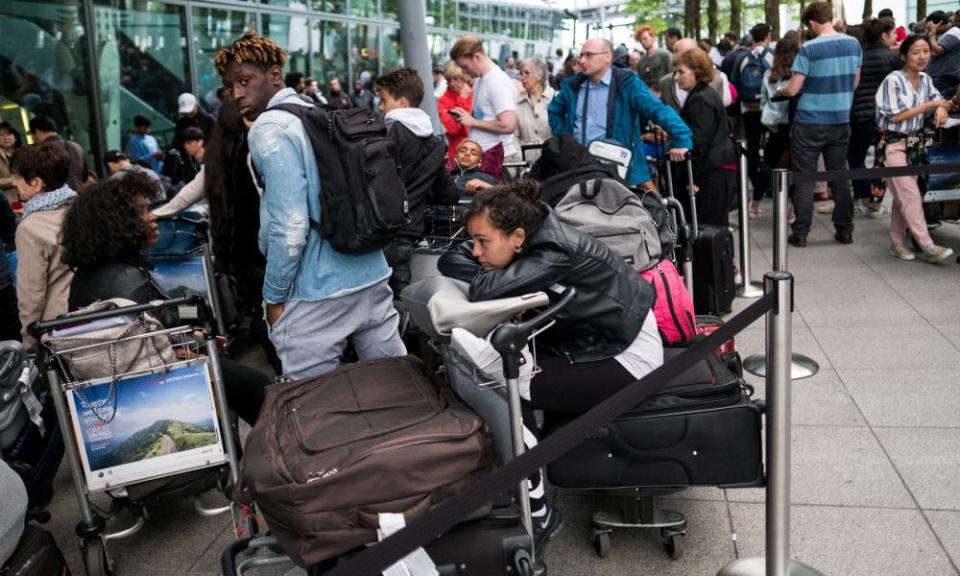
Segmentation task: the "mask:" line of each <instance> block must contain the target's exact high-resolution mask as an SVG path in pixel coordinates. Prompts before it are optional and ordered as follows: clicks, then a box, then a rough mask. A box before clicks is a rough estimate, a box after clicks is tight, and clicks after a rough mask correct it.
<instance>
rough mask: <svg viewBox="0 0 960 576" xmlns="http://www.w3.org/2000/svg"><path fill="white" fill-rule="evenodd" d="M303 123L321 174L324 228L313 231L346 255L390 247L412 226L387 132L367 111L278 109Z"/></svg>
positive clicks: (284, 106)
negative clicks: (404, 230)
mask: <svg viewBox="0 0 960 576" xmlns="http://www.w3.org/2000/svg"><path fill="white" fill-rule="evenodd" d="M271 110H284V111H286V112H290V113H291V114H294V115H295V116H297V117H298V118H300V120H301V121H302V122H303V128H304V130H306V133H307V137H308V138H309V139H310V144H311V145H312V146H313V154H314V156H315V157H316V159H317V168H318V170H319V172H320V184H321V192H320V210H321V213H322V214H323V218H322V219H321V220H322V221H321V222H319V223H318V222H315V221H313V220H311V221H310V227H311V228H313V229H314V230H316V231H317V232H319V233H320V235H321V236H322V237H323V239H324V240H326V241H328V242H330V245H331V246H333V249H334V250H336V251H337V252H343V253H344V254H365V253H367V252H373V251H374V250H379V249H381V248H383V247H384V246H386V245H387V244H389V243H390V241H391V240H393V238H394V237H395V236H396V233H397V232H398V231H399V230H400V229H401V228H403V227H404V226H406V225H407V224H409V223H410V207H409V204H408V203H407V192H406V190H405V189H404V187H403V178H402V177H401V175H400V166H398V165H397V161H396V158H397V151H396V146H395V144H394V143H393V140H392V139H390V138H389V137H387V128H386V126H385V125H384V123H383V120H381V119H380V118H379V117H376V116H373V115H372V114H371V113H370V111H369V110H367V109H366V108H350V109H346V110H324V109H320V108H310V107H307V106H300V105H299V104H279V105H277V106H274V107H273V108H271Z"/></svg>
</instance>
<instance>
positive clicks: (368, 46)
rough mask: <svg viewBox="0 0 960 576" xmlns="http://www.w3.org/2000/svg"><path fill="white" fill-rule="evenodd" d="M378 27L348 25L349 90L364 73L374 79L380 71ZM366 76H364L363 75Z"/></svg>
mask: <svg viewBox="0 0 960 576" xmlns="http://www.w3.org/2000/svg"><path fill="white" fill-rule="evenodd" d="M379 33H380V28H379V27H378V26H369V25H367V24H351V25H350V44H351V45H350V60H351V62H352V63H353V78H351V79H350V89H351V90H353V89H354V87H355V86H356V80H357V79H359V78H360V75H361V74H363V73H364V72H366V73H368V74H372V76H371V78H373V77H376V76H377V74H378V72H377V71H378V70H379V69H380V48H379V44H378V42H377V35H378V34H379ZM365 76H366V75H365Z"/></svg>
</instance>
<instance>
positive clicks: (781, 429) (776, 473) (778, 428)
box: [717, 272, 822, 576]
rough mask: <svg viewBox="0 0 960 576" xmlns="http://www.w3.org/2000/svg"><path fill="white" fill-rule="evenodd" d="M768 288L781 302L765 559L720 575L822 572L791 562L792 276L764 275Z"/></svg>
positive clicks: (771, 357)
mask: <svg viewBox="0 0 960 576" xmlns="http://www.w3.org/2000/svg"><path fill="white" fill-rule="evenodd" d="M763 280H764V289H765V290H766V292H773V293H774V294H776V297H777V304H776V306H775V307H774V309H773V310H771V311H769V312H767V320H766V324H767V355H766V363H767V373H768V374H770V378H768V379H767V423H766V429H767V458H766V464H767V502H766V511H767V517H766V538H767V542H766V545H767V547H766V549H767V555H766V557H765V558H742V559H739V560H735V561H733V562H732V563H730V564H728V565H727V566H725V567H724V568H723V569H721V570H720V572H718V573H717V576H760V575H770V576H788V575H790V576H822V574H821V573H820V572H817V571H816V570H815V569H813V568H811V567H810V566H807V565H806V564H802V563H800V562H793V561H791V560H790V429H791V424H792V423H791V416H790V415H791V408H790V370H791V368H790V359H791V350H792V342H791V338H792V326H791V325H792V319H793V276H791V275H790V273H789V272H770V273H768V274H767V275H766V276H764V278H763Z"/></svg>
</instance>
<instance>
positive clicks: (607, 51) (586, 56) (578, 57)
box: [577, 50, 610, 60]
mask: <svg viewBox="0 0 960 576" xmlns="http://www.w3.org/2000/svg"><path fill="white" fill-rule="evenodd" d="M609 53H610V51H609V50H604V51H603V52H581V53H580V55H579V56H577V59H578V60H579V59H580V58H591V57H593V56H596V55H597V54H609Z"/></svg>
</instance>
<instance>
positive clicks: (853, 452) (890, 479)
mask: <svg viewBox="0 0 960 576" xmlns="http://www.w3.org/2000/svg"><path fill="white" fill-rule="evenodd" d="M791 471H792V474H791V501H792V502H793V504H820V505H836V506H874V507H886V508H914V507H915V504H914V502H913V500H912V499H911V498H910V495H909V494H908V493H907V490H906V488H905V487H904V486H903V482H901V480H900V478H899V477H898V476H897V474H896V471H895V470H894V469H893V466H891V464H890V461H889V460H888V459H887V457H886V456H885V455H884V453H883V450H881V448H880V445H879V444H877V441H876V439H875V438H874V437H873V435H872V434H871V433H870V430H869V429H868V428H847V427H818V426H797V427H794V429H793V450H792V462H791ZM727 498H728V499H729V500H731V501H734V502H761V501H763V499H764V492H763V491H762V490H757V489H752V490H727Z"/></svg>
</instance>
